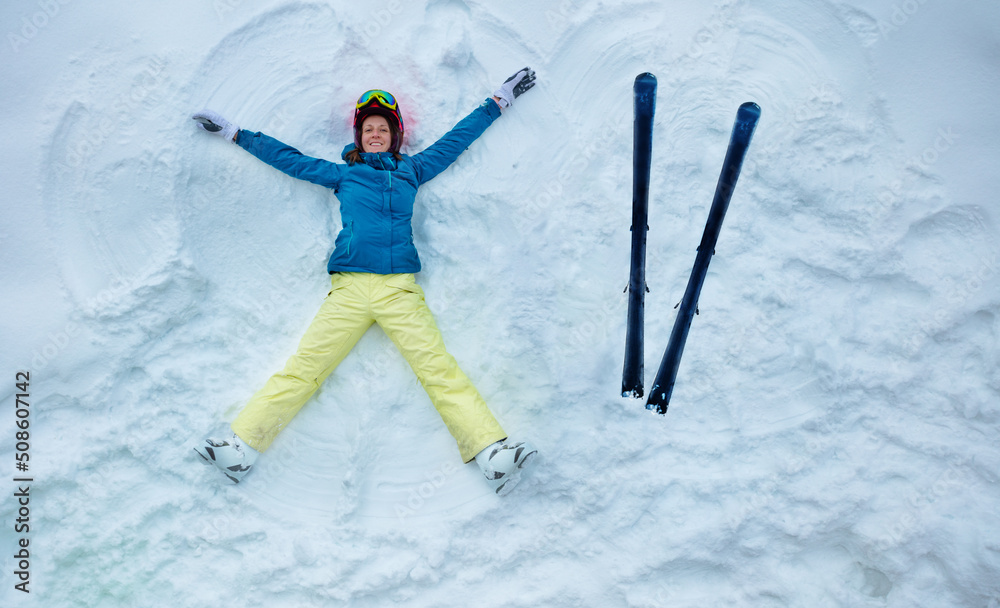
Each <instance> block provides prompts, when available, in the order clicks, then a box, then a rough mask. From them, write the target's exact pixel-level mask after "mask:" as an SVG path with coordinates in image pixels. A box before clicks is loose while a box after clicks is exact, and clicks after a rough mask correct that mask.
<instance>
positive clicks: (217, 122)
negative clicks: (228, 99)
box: [191, 110, 240, 141]
mask: <svg viewBox="0 0 1000 608" xmlns="http://www.w3.org/2000/svg"><path fill="white" fill-rule="evenodd" d="M191 118H193V119H194V120H195V121H197V122H198V126H199V127H201V128H202V129H204V130H206V131H208V132H209V133H212V134H213V135H218V136H220V137H222V138H223V139H225V140H226V141H233V137H234V136H235V135H236V133H238V132H239V130H240V128H239V127H238V126H236V125H234V124H233V123H231V122H229V121H228V120H226V119H225V118H223V117H222V116H221V115H219V114H218V113H217V112H213V111H211V110H202V111H201V112H198V113H197V114H193V115H192V116H191Z"/></svg>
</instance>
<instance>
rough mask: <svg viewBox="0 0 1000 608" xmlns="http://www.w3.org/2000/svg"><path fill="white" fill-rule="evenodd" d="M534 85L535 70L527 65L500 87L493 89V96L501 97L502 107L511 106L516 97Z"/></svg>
mask: <svg viewBox="0 0 1000 608" xmlns="http://www.w3.org/2000/svg"><path fill="white" fill-rule="evenodd" d="M533 86H535V71H534V70H532V69H531V68H528V67H526V68H522V69H521V70H519V71H518V72H517V73H516V74H514V75H513V76H511V77H510V78H508V79H507V80H505V81H504V82H503V84H502V85H500V88H499V89H497V90H496V91H493V96H494V97H497V98H498V99H500V107H501V108H509V107H510V106H511V104H513V103H514V98H516V97H518V96H519V95H520V94H521V93H524V92H525V91H527V90H528V89H530V88H531V87H533Z"/></svg>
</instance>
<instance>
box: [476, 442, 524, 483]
mask: <svg viewBox="0 0 1000 608" xmlns="http://www.w3.org/2000/svg"><path fill="white" fill-rule="evenodd" d="M537 455H538V450H536V449H535V448H534V446H532V445H531V444H530V443H526V442H523V441H522V442H518V443H514V444H508V443H507V442H506V440H504V441H498V442H496V443H494V444H493V445H491V446H489V447H488V448H486V449H485V450H483V451H482V452H479V453H478V454H476V464H478V465H479V468H480V470H482V472H483V475H485V476H486V481H488V482H489V484H490V486H492V487H493V490H494V491H495V492H496V493H497V494H499V495H500V496H503V495H505V494H507V493H508V492H510V491H511V490H513V489H514V486H516V485H517V482H519V481H520V480H521V473H522V472H523V471H524V468H525V467H526V466H528V464H529V463H530V462H531V461H532V460H533V459H534V457H535V456H537Z"/></svg>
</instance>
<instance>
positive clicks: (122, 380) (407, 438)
mask: <svg viewBox="0 0 1000 608" xmlns="http://www.w3.org/2000/svg"><path fill="white" fill-rule="evenodd" d="M0 24H2V28H0V32H2V33H3V34H4V40H3V44H2V48H0V82H2V83H3V85H2V86H3V100H4V103H3V106H4V111H3V112H2V113H0V124H2V132H3V133H4V136H5V137H4V145H3V147H2V148H3V149H2V151H0V155H2V163H0V166H2V167H3V169H2V171H3V194H2V197H3V209H4V221H3V223H2V224H0V242H2V244H3V245H2V247H0V280H2V284H3V287H4V297H3V298H2V299H0V323H2V336H3V348H2V349H0V373H2V374H3V376H0V380H2V382H0V397H2V403H3V407H2V408H0V412H2V414H0V437H2V440H0V472H3V480H2V481H0V489H2V492H3V496H4V497H3V500H2V503H0V505H2V509H0V515H2V530H0V555H3V560H2V564H3V575H2V578H0V580H2V582H3V586H2V587H0V605H3V606H5V607H6V606H12V607H13V606H33V607H46V608H65V607H75V606H83V607H88V608H90V607H105V606H107V607H114V608H122V607H125V608H139V607H159V606H212V605H223V604H225V605H227V606H240V607H247V608H254V607H266V608H276V607H286V606H287V607H295V608H319V607H327V606H351V607H359V608H360V607H369V606H371V607H382V606H391V605H406V606H435V607H442V606H446V607H447V606H456V607H457V606H470V605H476V606H507V607H517V606H525V607H527V606H532V607H535V606H546V607H557V608H562V607H576V606H594V607H606V606H632V607H652V606H692V607H693V606H698V607H701V606H754V607H759V606H808V607H811V608H815V607H827V606H831V607H832V606H892V607H907V608H909V607H912V606H969V607H971V606H976V607H984V606H985V607H994V608H995V607H997V606H1000V526H998V523H997V522H998V519H997V505H998V504H1000V486H998V474H1000V442H998V437H997V435H998V425H1000V350H998V337H1000V317H998V315H1000V276H998V269H1000V260H998V252H1000V240H998V238H997V236H998V231H1000V226H998V222H1000V209H998V206H997V199H996V192H997V191H998V187H1000V177H998V176H1000V173H998V172H997V170H996V167H997V161H998V153H1000V147H998V144H997V133H998V131H1000V119H998V116H1000V113H998V112H996V109H995V102H996V99H997V96H998V93H1000V73H998V71H997V69H996V68H997V65H998V61H1000V5H998V4H997V3H996V1H995V0H969V1H966V2H961V3H948V2H944V1H943V0H896V1H895V2H894V1H893V0H880V1H876V0H846V1H840V0H796V1H793V0H717V1H715V2H694V1H687V2H671V3H660V2H649V1H639V0H605V1H597V0H580V1H571V0H564V1H557V0H539V1H536V2H525V3H488V2H483V1H472V0H470V1H467V2H463V1H460V0H432V1H428V2H402V1H401V0H388V1H386V0H375V1H374V2H360V3H345V2H332V1H291V0H214V1H213V2H198V1H195V0H180V1H177V2H169V3H165V2H164V3H160V2H156V3H127V2H122V1H121V0H117V1H114V2H100V3H98V2H89V3H84V2H70V1H69V0H40V1H34V0H32V1H29V0H19V1H16V2H5V3H3V6H2V7H0ZM524 65H530V66H531V67H533V68H535V69H536V70H537V72H538V86H537V87H535V88H534V89H533V90H531V91H530V92H528V93H527V94H525V95H524V96H522V97H520V98H519V99H518V100H517V102H516V103H515V104H514V106H513V107H512V108H510V109H509V110H506V111H505V112H504V116H503V117H502V118H501V119H500V120H499V121H498V122H497V123H496V124H494V125H493V126H492V127H491V128H490V129H489V130H488V131H487V132H486V134H485V135H484V136H483V137H482V138H481V139H480V140H479V141H477V142H476V143H475V144H474V145H473V146H472V147H471V148H470V149H469V150H468V151H467V152H466V153H465V154H464V155H463V156H462V157H461V158H460V159H459V161H458V162H457V163H456V164H455V165H454V166H452V167H451V168H450V169H449V170H448V171H447V172H445V173H443V174H442V175H440V176H439V177H437V178H436V179H435V180H434V181H433V182H431V183H429V184H428V185H427V186H425V187H424V188H423V189H422V190H421V194H420V195H419V197H418V209H417V212H416V216H415V218H414V222H413V225H414V231H415V238H416V242H417V247H418V249H419V250H420V252H421V256H422V259H423V262H424V268H425V270H424V271H423V272H422V273H421V275H420V277H419V280H420V282H421V283H422V284H423V286H424V287H425V290H426V292H427V298H428V302H429V304H430V306H431V308H432V309H433V310H434V311H435V313H436V314H437V316H438V318H439V322H440V325H441V329H442V331H443V333H444V335H445V340H446V342H447V343H448V344H449V347H450V349H451V351H452V352H453V354H454V355H455V356H456V357H457V359H458V360H459V361H460V363H461V364H462V366H463V368H464V369H465V371H466V372H467V373H468V374H469V375H470V377H471V378H472V379H473V380H474V381H475V382H476V384H477V386H478V387H479V388H480V390H481V392H482V393H483V394H484V395H485V396H486V398H487V401H488V402H489V403H490V405H491V407H492V408H493V409H494V411H495V413H496V414H497V417H498V418H499V419H500V420H501V422H502V423H503V424H504V425H505V427H506V428H507V430H508V431H509V432H510V433H511V435H512V436H513V437H515V438H530V439H531V440H533V441H534V442H535V443H536V444H537V446H538V447H539V448H540V450H541V454H542V456H541V458H540V459H539V461H538V463H537V466H536V469H535V470H534V471H533V473H532V474H531V475H530V476H529V477H528V478H527V479H526V480H525V481H524V482H523V483H522V485H521V486H519V487H518V488H517V489H516V490H515V491H514V492H513V493H512V494H511V495H509V496H507V497H504V498H502V499H501V498H498V497H496V496H494V495H491V494H490V491H489V488H488V486H487V484H485V483H484V482H483V481H482V480H481V479H480V478H479V474H478V472H477V470H476V468H475V466H474V465H463V464H461V463H460V462H459V458H458V455H457V451H456V449H455V447H454V443H453V442H452V440H451V438H450V437H449V435H448V434H447V431H446V430H445V428H444V426H443V425H442V424H441V422H440V419H439V418H438V416H437V414H436V413H435V412H434V410H433V408H432V407H431V406H430V404H429V401H428V399H427V397H426V395H425V394H424V392H423V391H422V389H421V388H420V386H419V385H418V383H417V382H416V380H415V379H414V377H413V375H412V373H411V372H410V370H409V369H408V367H407V366H406V364H405V363H404V362H403V361H402V359H401V357H400V356H399V355H398V354H397V353H396V352H395V350H394V348H393V346H392V344H391V343H390V342H389V340H388V339H387V338H386V337H385V336H384V334H382V333H381V332H380V331H378V330H377V329H373V330H372V331H371V332H369V333H368V334H367V335H366V336H365V337H364V339H363V340H362V341H361V343H360V344H359V345H358V347H357V348H356V350H355V351H354V352H352V354H351V355H350V356H349V357H348V358H347V360H346V361H345V362H344V363H343V365H342V366H341V368H340V369H338V370H337V372H336V373H335V374H334V375H333V376H332V377H331V378H330V379H329V381H328V382H327V383H326V384H325V385H324V386H323V388H322V389H321V391H320V392H319V393H318V394H317V396H316V397H315V398H314V399H313V401H312V402H310V403H309V404H308V405H307V406H306V407H305V408H304V410H303V411H302V412H301V414H300V415H299V416H298V417H297V418H296V419H295V420H294V421H293V422H292V424H291V425H290V426H289V427H288V428H287V429H286V430H285V431H284V432H283V433H282V434H281V435H280V436H279V437H278V439H277V441H276V442H275V443H274V445H273V446H272V448H271V449H270V450H269V451H268V452H267V453H266V454H265V455H263V456H262V457H261V459H260V460H259V461H258V462H259V465H258V468H257V470H255V471H254V473H253V474H252V475H250V476H249V477H247V478H246V480H245V481H244V483H241V484H240V485H239V486H234V485H231V484H228V482H226V481H225V480H224V479H223V478H222V476H221V475H218V474H217V473H215V472H214V471H212V470H210V469H209V468H207V467H203V466H201V464H199V462H198V461H197V459H196V456H195V454H194V452H193V451H192V449H191V447H192V445H193V444H194V442H195V441H196V440H197V439H199V438H201V437H202V436H203V435H204V434H206V433H208V432H210V431H212V430H215V429H218V428H224V427H225V426H226V424H227V423H228V421H230V420H232V418H233V417H234V416H235V414H236V413H237V412H238V411H239V409H240V408H241V407H242V405H243V404H244V403H245V402H246V401H247V399H248V398H249V397H250V395H251V394H252V393H253V392H254V391H255V390H256V389H257V388H259V387H260V386H261V385H262V383H263V382H264V381H265V379H266V378H267V377H268V376H269V375H270V374H271V373H272V372H274V371H277V370H278V369H280V367H281V366H282V365H283V362H284V360H285V358H286V357H287V356H288V355H290V354H291V352H292V350H293V349H294V347H295V345H296V343H297V341H298V338H299V337H300V336H301V334H302V332H303V330H304V328H305V326H306V325H307V324H308V322H309V321H310V319H311V318H312V315H313V313H314V312H315V310H316V309H317V307H318V306H319V303H320V301H321V299H322V298H323V296H324V295H325V294H326V291H327V285H328V277H327V275H326V273H325V264H326V259H327V256H328V255H329V252H330V249H331V247H332V243H333V237H334V235H335V234H336V233H337V231H338V230H339V228H340V226H339V214H338V208H337V204H338V203H337V200H336V198H335V197H334V196H333V195H332V194H331V193H330V192H329V191H328V190H325V189H323V188H321V187H318V186H314V185H311V184H308V183H303V182H298V181H295V180H293V179H291V178H288V177H286V176H283V175H282V174H280V173H278V172H276V171H274V170H273V169H271V168H269V167H267V166H265V165H263V164H261V163H259V162H258V161H256V160H255V159H253V158H252V157H250V156H249V155H247V154H246V153H244V152H243V151H242V150H240V149H239V148H237V147H235V146H231V145H227V144H225V143H224V142H222V141H220V140H219V139H218V138H215V137H212V136H210V135H208V134H206V133H204V132H202V131H200V130H198V129H196V128H195V125H194V123H193V122H192V121H191V120H190V119H189V116H190V114H191V113H192V112H194V111H197V110H200V109H202V108H205V107H209V108H212V109H215V110H217V111H218V112H220V113H221V114H222V115H223V116H226V117H227V118H229V119H230V120H233V121H235V122H237V123H238V124H239V125H241V126H243V127H246V128H251V129H254V130H262V131H264V132H266V133H268V134H271V135H273V136H275V137H277V138H279V139H281V140H283V141H286V142H288V143H290V144H293V145H295V146H297V147H299V148H300V149H302V150H303V151H304V152H306V153H308V154H311V155H315V156H323V157H326V158H330V159H337V158H338V155H339V152H340V150H341V148H342V147H343V145H344V144H345V143H346V142H348V141H350V138H351V135H350V116H351V112H352V102H353V100H354V99H356V98H357V95H358V94H359V93H360V92H362V91H364V90H366V89H369V88H375V87H378V88H385V89H388V90H391V91H393V92H394V93H396V94H397V95H398V97H399V98H400V100H401V103H402V107H403V111H404V115H405V121H406V125H407V128H408V140H407V143H406V149H408V150H410V151H418V150H420V149H422V148H424V147H426V146H427V145H429V144H430V143H432V142H433V141H434V140H435V139H436V138H437V137H439V136H440V135H442V134H443V133H445V132H446V131H447V129H448V128H450V127H451V126H452V125H453V124H454V123H455V122H456V121H457V120H458V119H460V118H461V117H463V116H464V115H465V114H466V113H467V112H468V111H470V110H471V109H472V108H473V107H474V106H475V105H476V104H478V103H479V102H481V101H482V99H483V98H484V97H486V95H487V94H488V93H489V91H492V90H493V89H494V88H495V87H496V86H497V85H498V84H500V83H501V82H503V80H504V79H505V78H506V77H507V76H509V75H510V74H511V73H512V72H513V71H515V70H517V69H519V68H520V67H522V66H524ZM645 71H649V72H652V73H653V74H655V75H656V76H657V77H658V80H659V93H658V106H657V112H656V120H655V132H654V140H653V171H652V180H651V186H650V193H651V194H650V218H649V226H650V230H649V240H648V262H647V281H648V283H649V287H650V293H649V294H648V295H647V297H646V359H645V369H646V382H647V390H648V387H649V383H650V382H651V380H652V377H653V376H654V374H655V370H656V368H657V367H658V365H659V361H660V357H661V356H662V353H663V350H664V349H665V348H666V341H667V337H668V335H669V331H670V328H671V326H672V324H673V319H674V315H675V312H674V310H673V307H674V305H675V304H676V303H677V302H678V301H679V300H680V298H681V295H682V293H683V290H684V287H685V284H686V281H687V276H688V273H689V272H690V269H691V264H692V263H693V261H694V255H695V247H696V246H697V243H698V241H699V239H700V237H701V231H702V229H703V227H704V222H705V219H706V217H707V213H708V208H709V205H710V203H711V199H712V193H713V192H714V189H715V185H716V180H717V179H718V174H719V170H720V167H721V163H722V159H723V156H724V154H725V148H726V144H727V143H728V138H729V132H730V129H731V125H732V119H733V117H734V116H735V112H736V108H737V107H738V106H739V104H740V103H742V102H744V101H755V102H757V103H758V104H760V106H761V107H762V109H763V117H762V119H761V122H760V125H759V126H758V128H757V133H756V135H755V139H754V142H753V144H752V146H751V148H750V151H749V154H748V157H747V161H746V164H745V165H744V168H743V173H742V176H741V178H740V182H739V185H738V186H737V189H736V193H735V195H734V197H733V201H732V205H731V207H730V209H729V214H728V216H727V218H726V222H725V224H724V226H723V228H722V234H721V238H720V241H719V246H718V248H717V255H716V257H715V259H714V260H713V262H712V266H711V269H710V273H709V276H708V279H707V281H706V284H705V288H704V291H703V293H702V297H701V305H700V310H701V314H700V316H698V317H696V318H695V320H694V325H693V327H692V330H691V335H690V338H689V340H688V344H687V348H686V351H685V353H684V358H683V360H682V362H681V367H680V373H679V376H678V381H677V386H676V389H675V391H674V394H673V398H672V401H671V406H670V410H669V412H668V413H667V415H666V416H662V417H661V416H657V415H655V414H651V413H649V412H647V411H646V410H645V409H644V408H643V403H642V402H641V401H636V400H625V399H622V398H621V397H620V396H619V387H620V379H621V368H622V363H623V349H624V335H625V333H624V329H625V319H626V299H625V298H626V295H625V294H624V293H623V289H624V287H625V285H626V283H627V278H628V262H629V243H630V235H629V224H630V217H631V146H632V140H631V123H632V99H631V90H632V81H633V79H634V77H635V76H636V75H637V74H639V73H641V72H645ZM19 371H30V387H29V394H30V397H29V401H30V404H31V405H30V451H29V454H30V470H29V471H28V472H27V473H24V472H22V473H18V472H17V471H16V470H15V468H14V465H15V454H17V453H19V452H18V451H17V449H16V447H15V446H16V444H15V437H16V436H15V432H16V431H17V429H16V428H15V423H16V420H17V419H16V417H15V411H16V409H17V408H16V397H15V394H16V393H18V392H19V390H18V389H16V388H15V377H16V376H15V374H16V373H17V372H19ZM25 474H27V475H30V476H31V478H32V479H33V481H32V482H31V483H30V484H28V485H30V507H28V509H29V510H30V532H28V533H26V534H25V533H20V532H16V531H15V526H16V519H17V518H18V516H19V509H20V505H19V504H18V499H17V498H16V497H15V496H14V495H15V493H17V492H18V490H19V488H20V487H22V486H24V485H25V484H23V483H21V484H19V483H17V482H14V481H13V478H14V477H15V476H18V475H25ZM21 539H27V540H29V542H30V551H29V552H30V568H29V572H30V587H29V589H30V593H29V594H25V593H22V592H21V591H18V590H16V589H15V584H17V583H18V582H19V580H18V578H17V576H16V575H15V571H16V570H18V568H19V560H18V559H17V558H16V557H15V554H16V553H17V552H18V551H19V546H18V544H17V543H18V542H19V540H21ZM470 598H472V599H470Z"/></svg>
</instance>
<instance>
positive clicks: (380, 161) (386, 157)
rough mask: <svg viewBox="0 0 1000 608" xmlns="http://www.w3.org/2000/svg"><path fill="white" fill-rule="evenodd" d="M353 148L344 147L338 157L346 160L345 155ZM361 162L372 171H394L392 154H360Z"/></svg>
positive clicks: (394, 160)
mask: <svg viewBox="0 0 1000 608" xmlns="http://www.w3.org/2000/svg"><path fill="white" fill-rule="evenodd" d="M355 148H356V146H355V145H354V144H348V145H346V146H344V151H343V152H342V153H341V154H340V157H341V158H343V159H345V160H346V157H347V153H348V152H350V151H351V150H354V149H355ZM361 160H362V161H363V162H364V163H365V164H366V165H368V166H369V167H371V168H373V169H379V170H385V171H395V170H396V165H397V163H396V159H395V157H393V155H392V152H361Z"/></svg>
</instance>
